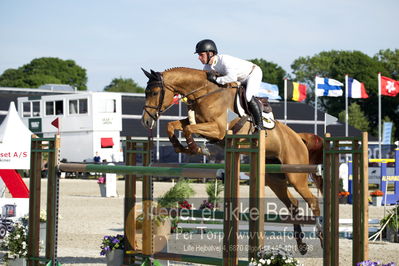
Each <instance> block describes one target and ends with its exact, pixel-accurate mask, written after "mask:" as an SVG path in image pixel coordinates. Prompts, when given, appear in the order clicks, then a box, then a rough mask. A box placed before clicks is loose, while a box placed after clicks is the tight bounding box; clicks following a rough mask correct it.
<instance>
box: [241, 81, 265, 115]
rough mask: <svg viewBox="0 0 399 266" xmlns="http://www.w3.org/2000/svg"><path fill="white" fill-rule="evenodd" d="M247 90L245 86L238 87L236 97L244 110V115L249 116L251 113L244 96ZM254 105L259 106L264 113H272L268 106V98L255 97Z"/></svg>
mask: <svg viewBox="0 0 399 266" xmlns="http://www.w3.org/2000/svg"><path fill="white" fill-rule="evenodd" d="M246 92H247V88H246V87H245V86H239V87H238V89H237V97H239V98H240V103H241V107H242V108H243V109H244V111H245V113H246V114H247V115H250V114H251V112H250V111H249V106H248V102H247V99H246V96H245V94H246ZM255 100H256V103H257V104H258V105H259V108H260V109H261V110H263V112H265V113H271V112H272V107H271V106H270V104H269V98H268V97H256V96H255Z"/></svg>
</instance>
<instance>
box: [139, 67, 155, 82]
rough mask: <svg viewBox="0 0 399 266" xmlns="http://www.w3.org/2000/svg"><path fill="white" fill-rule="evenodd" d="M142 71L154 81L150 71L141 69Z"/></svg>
mask: <svg viewBox="0 0 399 266" xmlns="http://www.w3.org/2000/svg"><path fill="white" fill-rule="evenodd" d="M141 70H143V72H144V74H145V75H146V76H147V78H149V79H152V78H153V76H152V75H151V74H150V73H149V72H148V71H146V70H145V69H143V68H141ZM151 71H152V70H151Z"/></svg>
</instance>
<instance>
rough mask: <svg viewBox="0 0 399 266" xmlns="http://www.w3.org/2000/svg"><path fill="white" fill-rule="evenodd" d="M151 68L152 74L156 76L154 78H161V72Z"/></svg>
mask: <svg viewBox="0 0 399 266" xmlns="http://www.w3.org/2000/svg"><path fill="white" fill-rule="evenodd" d="M150 70H151V75H152V76H153V77H154V79H156V80H161V73H159V72H155V71H154V70H152V69H150Z"/></svg>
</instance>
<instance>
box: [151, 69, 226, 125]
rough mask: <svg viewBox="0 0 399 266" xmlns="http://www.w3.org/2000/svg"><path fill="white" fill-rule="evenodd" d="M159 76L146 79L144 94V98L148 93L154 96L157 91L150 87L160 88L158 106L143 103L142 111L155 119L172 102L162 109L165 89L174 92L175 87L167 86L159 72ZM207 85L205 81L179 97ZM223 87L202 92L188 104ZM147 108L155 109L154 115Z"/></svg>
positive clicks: (183, 96) (188, 94)
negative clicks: (157, 78) (155, 78)
mask: <svg viewBox="0 0 399 266" xmlns="http://www.w3.org/2000/svg"><path fill="white" fill-rule="evenodd" d="M159 78H160V80H150V81H148V83H147V88H146V89H145V94H146V98H147V96H148V95H150V94H151V96H155V95H157V94H158V92H152V88H155V87H159V88H161V91H160V93H161V94H160V96H159V101H158V106H152V105H144V111H145V112H146V113H147V114H148V115H149V116H150V117H151V118H152V119H154V120H157V119H158V117H159V116H160V115H161V114H162V113H163V112H165V111H167V110H168V109H169V108H171V107H172V106H173V103H172V104H170V105H169V106H167V107H165V108H164V110H162V104H163V101H164V98H165V91H166V90H169V91H171V92H173V93H175V92H176V91H175V89H173V87H171V86H168V85H166V84H165V82H164V79H163V76H162V74H161V73H160V74H159ZM208 85H209V83H205V84H204V85H203V86H201V87H199V88H197V89H195V90H193V91H191V92H189V93H187V94H184V95H182V96H181V98H185V97H188V96H190V95H192V94H194V93H196V92H198V91H200V90H202V89H204V88H205V87H207V86H208ZM224 89H225V88H219V89H217V90H214V91H212V92H209V93H207V94H204V95H201V96H199V97H196V98H194V99H193V100H191V101H190V103H189V104H190V105H191V104H194V103H195V102H196V101H198V100H199V99H201V98H203V97H206V96H208V95H211V94H214V93H217V92H220V91H223V90H224ZM148 108H150V109H155V111H156V114H155V116H154V115H152V114H151V113H150V112H149V111H148V110H147V109H148Z"/></svg>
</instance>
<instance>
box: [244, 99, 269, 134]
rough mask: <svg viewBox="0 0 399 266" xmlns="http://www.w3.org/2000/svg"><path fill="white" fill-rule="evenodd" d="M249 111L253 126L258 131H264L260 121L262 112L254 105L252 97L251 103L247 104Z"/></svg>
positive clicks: (254, 101)
mask: <svg viewBox="0 0 399 266" xmlns="http://www.w3.org/2000/svg"><path fill="white" fill-rule="evenodd" d="M248 106H249V111H251V114H252V117H253V119H254V125H255V127H256V128H257V129H258V130H263V129H266V128H265V127H264V126H263V121H262V119H263V118H262V110H261V109H260V107H259V105H258V104H257V103H256V100H255V98H254V97H252V99H251V101H249V102H248Z"/></svg>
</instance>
